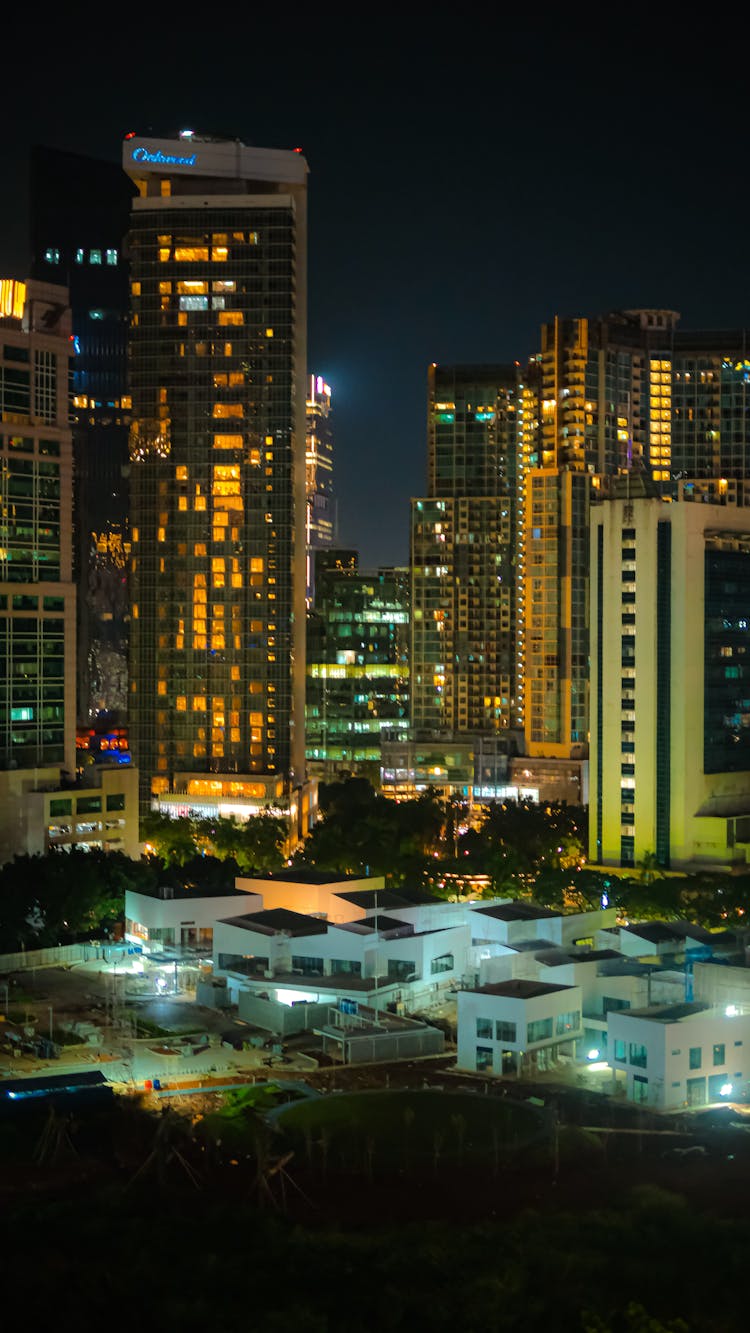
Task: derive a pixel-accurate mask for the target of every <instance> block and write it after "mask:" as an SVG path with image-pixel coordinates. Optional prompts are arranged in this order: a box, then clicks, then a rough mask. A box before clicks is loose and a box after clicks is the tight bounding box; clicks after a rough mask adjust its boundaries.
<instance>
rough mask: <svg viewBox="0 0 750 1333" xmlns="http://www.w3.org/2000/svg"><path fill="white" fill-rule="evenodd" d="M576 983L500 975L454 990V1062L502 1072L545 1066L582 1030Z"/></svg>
mask: <svg viewBox="0 0 750 1333" xmlns="http://www.w3.org/2000/svg"><path fill="white" fill-rule="evenodd" d="M581 1019H582V1011H581V990H580V987H579V986H555V985H547V984H545V983H544V982H541V981H505V982H500V983H498V984H497V985H494V986H493V985H490V986H480V987H478V988H477V989H475V990H462V991H460V992H459V995H458V1067H459V1069H465V1070H467V1071H469V1070H472V1071H477V1072H480V1073H481V1072H484V1073H488V1074H504V1073H509V1072H510V1071H511V1070H513V1069H515V1070H516V1071H517V1072H518V1073H519V1074H520V1073H521V1072H528V1073H532V1072H534V1071H536V1070H540V1071H541V1070H545V1069H549V1068H551V1067H552V1065H554V1064H555V1063H556V1061H557V1060H558V1058H559V1056H560V1055H561V1054H562V1053H564V1054H566V1055H568V1056H570V1057H571V1058H572V1057H573V1054H574V1046H575V1042H576V1041H577V1040H578V1039H579V1038H580V1037H581V1036H582V1035H583V1027H582V1021H581Z"/></svg>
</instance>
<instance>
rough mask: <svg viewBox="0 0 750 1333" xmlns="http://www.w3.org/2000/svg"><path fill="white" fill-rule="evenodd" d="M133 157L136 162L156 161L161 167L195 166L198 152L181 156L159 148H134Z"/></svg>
mask: <svg viewBox="0 0 750 1333" xmlns="http://www.w3.org/2000/svg"><path fill="white" fill-rule="evenodd" d="M131 157H132V160H133V161H134V162H154V163H156V164H157V165H158V166H160V167H194V166H195V164H196V162H197V161H198V154H197V153H191V154H190V157H179V156H176V155H175V154H172V153H162V152H160V151H159V149H158V148H157V150H156V152H151V151H150V149H148V148H134V149H133V152H132V154H131Z"/></svg>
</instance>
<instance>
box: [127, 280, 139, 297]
mask: <svg viewBox="0 0 750 1333" xmlns="http://www.w3.org/2000/svg"><path fill="white" fill-rule="evenodd" d="M130 290H131V292H132V294H133V296H140V294H141V284H140V283H139V282H131V284H130Z"/></svg>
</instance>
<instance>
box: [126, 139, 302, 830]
mask: <svg viewBox="0 0 750 1333" xmlns="http://www.w3.org/2000/svg"><path fill="white" fill-rule="evenodd" d="M123 163H124V167H125V170H126V171H127V173H128V175H129V176H130V177H131V178H132V180H133V181H134V183H135V185H136V188H137V191H138V193H137V197H136V198H135V200H134V203H133V211H132V217H131V227H130V236H129V247H130V260H131V297H132V317H131V325H132V326H131V338H130V386H131V394H132V426H131V435H130V459H131V495H132V534H131V535H132V574H131V577H132V623H131V660H132V673H131V674H132V680H131V696H130V704H131V709H130V716H131V729H130V739H131V744H132V749H133V754H134V758H135V761H136V762H137V763H138V764H139V767H140V769H141V772H142V785H141V799H142V802H143V805H144V806H148V805H149V804H150V803H151V802H152V800H153V801H154V802H155V804H156V806H157V808H160V809H162V810H165V811H167V812H169V813H178V812H179V813H183V812H184V811H186V810H189V809H192V808H195V809H199V810H200V811H201V813H205V812H206V811H209V812H210V811H216V812H218V813H235V814H238V815H240V817H242V815H243V814H244V815H247V814H251V813H255V812H256V811H258V810H262V809H264V808H267V807H271V808H273V809H274V810H284V811H286V812H287V813H288V814H289V817H290V819H293V818H296V817H297V816H299V818H300V823H301V824H304V823H305V822H306V821H307V819H308V818H309V815H310V800H309V793H308V791H307V790H306V789H305V788H304V775H305V754H304V691H305V674H304V673H305V563H306V561H305V512H306V510H305V402H306V398H305V390H306V384H307V362H306V182H307V164H306V162H305V159H304V157H302V155H301V154H300V153H298V152H296V151H295V152H287V151H277V150H274V149H266V148H248V147H245V145H243V144H241V143H239V142H238V141H236V140H227V139H215V138H210V137H208V136H202V135H199V134H196V133H193V132H192V131H183V132H181V134H180V135H179V137H175V138H164V139H152V138H139V137H135V136H133V137H130V138H128V139H126V141H125V144H124V149H123Z"/></svg>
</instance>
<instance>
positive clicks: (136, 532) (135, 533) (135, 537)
mask: <svg viewBox="0 0 750 1333" xmlns="http://www.w3.org/2000/svg"><path fill="white" fill-rule="evenodd" d="M138 540H139V529H138V528H133V541H134V542H137V541H138Z"/></svg>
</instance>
